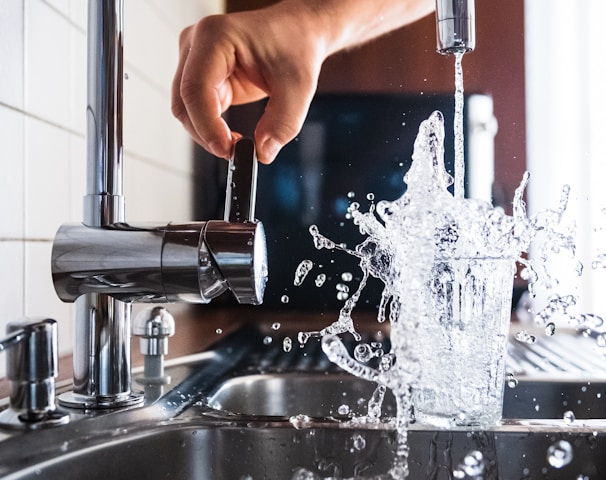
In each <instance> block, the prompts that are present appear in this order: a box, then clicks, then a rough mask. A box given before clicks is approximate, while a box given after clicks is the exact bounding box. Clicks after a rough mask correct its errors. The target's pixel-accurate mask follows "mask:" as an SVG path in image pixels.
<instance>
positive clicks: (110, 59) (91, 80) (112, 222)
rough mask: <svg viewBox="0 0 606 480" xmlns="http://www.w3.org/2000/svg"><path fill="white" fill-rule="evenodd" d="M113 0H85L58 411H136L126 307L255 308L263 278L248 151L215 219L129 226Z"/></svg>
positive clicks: (55, 268) (58, 280)
mask: <svg viewBox="0 0 606 480" xmlns="http://www.w3.org/2000/svg"><path fill="white" fill-rule="evenodd" d="M122 31H123V1H122V0H89V4H88V67H87V69H88V72H87V73H88V89H87V90H88V92H87V96H88V107H87V123H88V127H87V128H88V129H87V141H88V150H87V162H88V163H87V169H88V171H87V195H86V196H85V198H84V219H83V222H82V224H66V225H62V226H61V227H60V228H59V230H58V232H57V235H56V237H55V241H54V244H53V253H52V274H53V282H54V285H55V290H56V292H57V294H58V296H59V298H61V299H62V300H63V301H66V302H75V303H76V309H77V310H76V325H75V329H76V340H75V343H74V390H73V392H68V393H66V394H63V395H62V396H60V398H59V403H60V404H62V405H64V406H69V407H76V408H87V409H88V408H116V407H122V406H128V405H133V404H137V403H140V402H141V401H142V400H143V397H142V395H141V394H139V393H135V392H133V391H131V372H130V363H131V359H130V337H131V324H130V323H131V322H130V314H131V302H147V303H165V302H187V303H208V302H210V301H211V300H212V299H213V298H215V297H217V296H218V295H220V294H221V293H223V292H225V291H226V290H231V291H232V292H233V293H234V295H235V297H236V299H237V300H238V302H239V303H247V304H258V303H261V302H262V299H263V293H264V290H265V282H266V279H267V254H266V242H265V233H264V229H263V224H262V223H261V222H258V221H256V220H255V218H254V204H255V191H256V172H257V171H256V169H257V161H256V157H255V150H254V144H253V142H252V141H251V140H249V139H243V140H240V141H239V142H238V143H236V144H235V146H234V153H233V158H232V159H231V161H230V167H229V176H228V185H227V192H226V197H227V201H226V213H225V218H224V220H211V221H207V222H192V223H187V224H182V225H175V224H172V223H169V224H168V225H136V226H134V225H129V224H127V223H126V222H125V218H124V196H123V188H122V80H123V55H122Z"/></svg>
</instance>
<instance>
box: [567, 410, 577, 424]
mask: <svg viewBox="0 0 606 480" xmlns="http://www.w3.org/2000/svg"><path fill="white" fill-rule="evenodd" d="M575 420H576V417H575V416H574V412H572V411H571V410H567V411H566V412H564V423H566V424H568V425H570V424H572V423H574V421H575Z"/></svg>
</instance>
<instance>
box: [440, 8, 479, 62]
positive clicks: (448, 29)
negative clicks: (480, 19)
mask: <svg viewBox="0 0 606 480" xmlns="http://www.w3.org/2000/svg"><path fill="white" fill-rule="evenodd" d="M436 33H437V49H438V52H439V53H442V54H444V55H448V54H455V53H457V52H462V53H465V52H469V51H471V50H473V49H474V48H475V44H476V31H475V5H474V0H436Z"/></svg>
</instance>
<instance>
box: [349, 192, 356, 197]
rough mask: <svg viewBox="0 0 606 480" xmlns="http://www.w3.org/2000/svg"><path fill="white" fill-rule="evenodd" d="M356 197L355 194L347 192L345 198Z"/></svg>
mask: <svg viewBox="0 0 606 480" xmlns="http://www.w3.org/2000/svg"><path fill="white" fill-rule="evenodd" d="M355 196H356V193H355V192H347V198H354V197H355Z"/></svg>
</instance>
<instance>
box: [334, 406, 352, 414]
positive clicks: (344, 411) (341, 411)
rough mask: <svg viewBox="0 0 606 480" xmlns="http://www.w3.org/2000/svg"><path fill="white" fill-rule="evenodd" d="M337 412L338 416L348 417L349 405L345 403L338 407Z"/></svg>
mask: <svg viewBox="0 0 606 480" xmlns="http://www.w3.org/2000/svg"><path fill="white" fill-rule="evenodd" d="M337 412H339V415H349V412H350V409H349V405H347V404H345V403H344V404H343V405H339V408H338V409H337Z"/></svg>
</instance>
